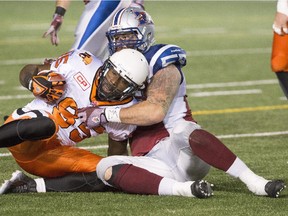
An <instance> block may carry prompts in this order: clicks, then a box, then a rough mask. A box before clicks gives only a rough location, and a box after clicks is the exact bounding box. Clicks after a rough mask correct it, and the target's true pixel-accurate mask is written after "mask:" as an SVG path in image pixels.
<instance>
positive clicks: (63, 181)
mask: <svg viewBox="0 0 288 216" xmlns="http://www.w3.org/2000/svg"><path fill="white" fill-rule="evenodd" d="M108 190H110V187H108V186H106V185H104V184H103V182H102V181H101V180H100V179H99V178H97V175H96V172H90V173H71V174H68V175H66V176H63V177H58V178H48V179H43V178H37V179H33V178H31V177H30V176H28V175H26V174H24V173H23V172H21V171H19V170H17V171H15V172H14V173H13V174H12V177H11V179H9V180H6V181H5V182H4V183H3V184H2V185H1V186H0V194H8V193H35V192H36V193H37V192H38V193H41V192H104V191H108Z"/></svg>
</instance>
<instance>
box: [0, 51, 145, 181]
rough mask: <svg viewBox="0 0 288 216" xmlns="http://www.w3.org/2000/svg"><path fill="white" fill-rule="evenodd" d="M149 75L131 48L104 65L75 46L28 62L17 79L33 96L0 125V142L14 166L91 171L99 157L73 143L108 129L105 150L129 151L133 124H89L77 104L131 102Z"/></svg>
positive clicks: (47, 171) (51, 172)
mask: <svg viewBox="0 0 288 216" xmlns="http://www.w3.org/2000/svg"><path fill="white" fill-rule="evenodd" d="M128 60H129V61H128ZM59 74H60V75H59ZM147 75H148V64H147V61H146V59H145V57H144V56H143V55H142V54H141V53H140V52H138V51H136V50H133V49H127V50H122V51H121V52H117V53H115V54H114V55H112V56H111V57H110V58H109V59H108V60H106V61H105V62H104V64H102V62H101V61H100V60H99V59H97V58H96V57H95V56H93V55H92V54H91V53H89V52H88V51H83V50H74V51H70V52H68V53H66V54H64V55H62V56H60V57H59V58H58V59H56V60H55V61H54V62H52V64H51V65H26V66H25V67H24V68H23V69H22V70H21V72H20V82H21V84H22V85H23V86H24V87H26V88H28V89H29V90H30V91H31V92H33V94H34V95H35V96H36V98H35V99H34V100H33V101H31V102H30V103H28V104H27V105H26V106H24V107H23V108H19V109H16V110H15V111H14V112H13V113H12V114H11V115H10V116H9V118H8V119H7V120H6V122H5V124H4V125H2V126H1V127H0V147H1V148H3V147H7V148H8V149H9V151H10V152H11V154H12V155H13V157H14V159H15V160H16V162H17V163H18V165H19V166H20V167H21V168H22V169H24V170H25V171H27V172H28V173H30V174H33V175H37V176H41V177H49V178H51V177H57V176H63V175H65V174H67V173H75V172H76V173H79V172H93V173H95V169H96V166H97V163H98V162H99V161H100V160H101V159H102V157H101V156H99V155H96V154H93V153H91V152H90V151H87V150H83V149H80V148H76V147H75V146H76V144H77V143H79V142H81V141H83V140H84V139H86V138H89V137H96V136H98V135H100V134H103V133H107V134H108V137H109V144H110V147H109V150H108V154H109V155H110V154H127V147H126V142H127V139H128V136H129V135H130V133H131V132H132V131H133V130H134V129H135V126H134V125H127V124H121V123H120V124H119V123H116V124H115V123H112V122H111V123H108V124H103V125H99V126H97V127H93V128H90V129H88V128H86V127H85V124H84V123H83V122H82V121H81V119H80V118H79V116H78V109H79V108H81V107H87V106H104V107H105V106H108V107H114V106H115V107H116V106H119V107H125V106H130V105H132V104H134V103H136V100H135V99H134V98H133V95H134V92H135V91H136V90H138V89H139V88H142V87H143V85H144V83H145V81H146V78H147ZM55 77H60V78H59V80H58V81H57V80H56V79H55ZM61 77H62V79H61ZM111 95H113V96H111ZM104 98H105V100H104Z"/></svg>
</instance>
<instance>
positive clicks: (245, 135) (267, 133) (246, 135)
mask: <svg viewBox="0 0 288 216" xmlns="http://www.w3.org/2000/svg"><path fill="white" fill-rule="evenodd" d="M286 134H288V131H276V132H263V133H253V134H251V133H250V134H230V135H220V136H217V137H218V138H219V139H231V138H242V137H265V136H278V135H286Z"/></svg>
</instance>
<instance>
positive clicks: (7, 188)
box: [0, 170, 37, 194]
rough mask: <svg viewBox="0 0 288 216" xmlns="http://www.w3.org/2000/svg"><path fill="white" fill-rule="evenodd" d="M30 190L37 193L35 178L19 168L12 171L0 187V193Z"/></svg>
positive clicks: (29, 191)
mask: <svg viewBox="0 0 288 216" xmlns="http://www.w3.org/2000/svg"><path fill="white" fill-rule="evenodd" d="M31 192H35V193H37V190H36V182H35V180H34V179H33V178H30V177H29V176H27V175H25V174H24V173H23V172H21V171H19V170H17V171H15V172H14V173H12V177H11V179H10V180H6V181H5V182H4V183H3V184H2V186H1V187H0V194H8V193H31Z"/></svg>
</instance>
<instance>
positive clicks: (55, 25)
mask: <svg viewBox="0 0 288 216" xmlns="http://www.w3.org/2000/svg"><path fill="white" fill-rule="evenodd" d="M62 22H63V16H61V15H59V14H57V13H55V14H54V16H53V20H52V22H51V24H50V27H49V29H48V30H47V31H46V32H45V33H44V34H43V37H44V38H45V37H47V36H48V35H50V39H51V43H52V45H56V46H57V45H58V44H59V42H60V40H59V37H58V31H59V30H60V26H61V25H62Z"/></svg>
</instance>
